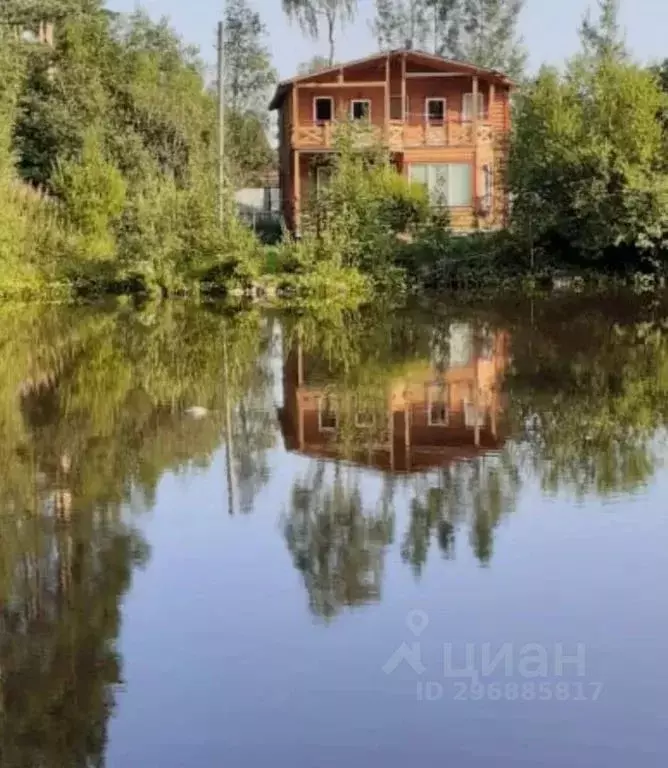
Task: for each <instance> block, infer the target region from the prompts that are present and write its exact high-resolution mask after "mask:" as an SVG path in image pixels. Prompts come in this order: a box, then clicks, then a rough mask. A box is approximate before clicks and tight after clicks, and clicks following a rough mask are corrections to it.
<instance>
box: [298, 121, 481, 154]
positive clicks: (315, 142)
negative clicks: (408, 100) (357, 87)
mask: <svg viewBox="0 0 668 768" xmlns="http://www.w3.org/2000/svg"><path fill="white" fill-rule="evenodd" d="M336 130H337V123H336V122H329V121H327V122H322V123H300V124H299V125H297V126H296V127H295V128H294V129H293V131H292V146H293V147H294V148H295V149H332V148H333V147H334V143H335V140H336ZM473 130H474V126H473V123H472V122H468V121H460V120H446V121H440V122H433V121H432V122H426V121H425V122H418V121H415V122H412V121H407V122H404V121H403V120H390V121H389V123H387V125H386V126H381V125H370V126H367V127H366V128H365V130H364V131H361V132H360V135H359V136H358V137H357V138H356V143H357V144H358V146H360V147H363V146H369V145H370V144H373V143H376V142H383V141H384V142H386V143H387V145H388V146H389V148H390V149H391V150H393V151H403V150H404V149H413V148H420V147H472V146H473V145H474V144H475V143H477V144H491V143H492V142H493V141H494V130H493V128H492V126H491V125H490V124H489V123H486V122H479V123H478V128H477V137H476V138H477V141H476V142H474V136H473Z"/></svg>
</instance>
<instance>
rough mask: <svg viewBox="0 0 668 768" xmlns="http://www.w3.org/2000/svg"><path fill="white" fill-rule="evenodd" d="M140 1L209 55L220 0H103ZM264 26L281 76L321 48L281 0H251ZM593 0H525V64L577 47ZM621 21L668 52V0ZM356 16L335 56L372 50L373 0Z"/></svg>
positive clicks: (659, 52)
mask: <svg viewBox="0 0 668 768" xmlns="http://www.w3.org/2000/svg"><path fill="white" fill-rule="evenodd" d="M138 4H139V5H142V6H143V7H144V8H146V10H147V11H148V12H149V13H150V14H151V16H153V17H160V16H163V15H165V16H168V17H169V18H170V19H171V21H172V24H173V26H174V27H176V29H177V30H178V32H179V34H180V35H181V36H182V37H183V38H184V39H185V40H186V41H187V42H189V43H195V44H197V45H198V46H199V47H200V49H201V52H202V56H203V57H204V58H205V59H207V60H209V61H213V60H214V58H215V55H214V50H213V45H214V36H215V26H216V22H217V21H218V19H219V18H220V14H221V9H222V7H223V0H144V2H143V3H137V2H136V0H108V5H109V7H110V8H112V9H114V10H120V11H128V10H132V9H133V8H135V7H136V6H137V5H138ZM250 4H251V5H252V6H253V7H254V8H256V9H257V10H258V11H260V13H261V14H262V18H263V19H264V22H265V24H266V25H267V27H268V29H269V40H268V43H269V46H270V48H271V51H272V54H273V57H274V64H275V66H276V67H277V69H278V71H279V74H280V76H281V77H282V78H285V77H291V76H292V75H293V74H294V73H295V71H296V69H297V65H298V64H299V63H301V62H303V61H306V60H307V59H309V58H311V56H313V55H314V54H316V53H326V50H327V46H326V44H325V42H324V41H322V42H320V44H318V43H317V42H314V41H312V40H309V39H307V38H305V37H304V36H303V35H302V34H301V32H300V30H299V29H298V28H297V27H294V26H291V25H290V24H289V23H288V22H287V21H286V19H285V17H284V15H283V12H282V10H281V0H250ZM590 5H591V6H592V7H593V6H594V5H595V0H527V1H526V7H525V10H524V14H523V17H522V23H521V33H522V35H523V36H524V40H525V44H526V47H527V49H528V51H529V66H530V68H531V69H536V68H537V67H538V66H539V65H540V64H541V63H542V62H549V63H553V64H556V63H559V62H561V61H562V60H563V59H564V58H565V57H567V56H568V55H570V54H571V53H573V51H574V50H576V49H577V46H578V39H577V28H578V25H579V23H580V20H581V18H582V16H583V14H584V12H585V10H586V9H587V7H588V6H590ZM621 5H622V24H623V27H624V29H625V32H626V39H627V43H628V45H629V47H630V48H631V50H632V51H633V54H634V55H635V56H636V57H637V58H638V59H641V60H643V61H650V60H655V59H663V58H668V35H667V34H666V31H667V30H668V0H621ZM359 8H360V13H359V15H358V17H357V19H356V21H355V22H354V23H353V24H352V25H350V26H349V27H347V28H346V29H345V31H344V32H343V33H342V32H339V34H338V45H337V53H336V55H337V59H339V60H343V61H345V60H346V59H354V58H360V57H362V56H366V55H367V54H369V53H371V52H373V50H374V49H375V41H374V39H373V37H372V35H371V32H370V30H369V23H370V21H371V19H372V17H373V11H374V0H359Z"/></svg>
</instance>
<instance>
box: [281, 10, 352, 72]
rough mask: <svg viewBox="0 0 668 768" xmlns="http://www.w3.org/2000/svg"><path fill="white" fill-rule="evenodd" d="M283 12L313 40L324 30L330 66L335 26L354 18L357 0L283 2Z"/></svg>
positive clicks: (333, 48) (333, 51)
mask: <svg viewBox="0 0 668 768" xmlns="http://www.w3.org/2000/svg"><path fill="white" fill-rule="evenodd" d="M283 10H284V11H285V13H286V14H287V16H288V18H289V19H294V20H295V21H297V23H298V24H299V26H300V27H301V28H302V30H304V32H306V33H307V34H309V35H311V37H313V38H315V39H317V38H319V37H320V33H321V31H322V28H323V27H324V28H325V33H326V35H327V42H328V45H329V57H328V61H329V63H330V66H331V64H333V62H334V53H335V33H336V26H337V24H339V25H342V24H345V23H346V22H348V21H350V20H352V19H353V18H354V16H355V13H356V11H357V0H283Z"/></svg>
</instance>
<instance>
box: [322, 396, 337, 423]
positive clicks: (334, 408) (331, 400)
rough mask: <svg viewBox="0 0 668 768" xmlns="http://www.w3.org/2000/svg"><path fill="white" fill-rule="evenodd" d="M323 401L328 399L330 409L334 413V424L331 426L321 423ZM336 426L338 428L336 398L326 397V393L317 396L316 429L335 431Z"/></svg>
mask: <svg viewBox="0 0 668 768" xmlns="http://www.w3.org/2000/svg"><path fill="white" fill-rule="evenodd" d="M325 401H329V406H330V409H331V410H332V412H333V413H334V418H335V420H336V425H335V426H333V427H326V426H324V425H323V423H322V414H323V408H322V406H323V405H324V403H325ZM338 428H339V408H338V400H337V398H335V397H328V396H326V395H324V396H321V397H319V398H318V431H319V432H336V430H337V429H338Z"/></svg>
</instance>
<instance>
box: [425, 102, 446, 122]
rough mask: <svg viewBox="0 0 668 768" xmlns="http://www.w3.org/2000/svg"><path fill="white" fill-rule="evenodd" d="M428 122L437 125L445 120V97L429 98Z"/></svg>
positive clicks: (426, 112) (426, 111)
mask: <svg viewBox="0 0 668 768" xmlns="http://www.w3.org/2000/svg"><path fill="white" fill-rule="evenodd" d="M425 114H426V116H427V122H428V123H431V124H434V123H436V124H437V125H439V124H442V123H444V122H445V114H446V113H445V99H427V108H426V110H425Z"/></svg>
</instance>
